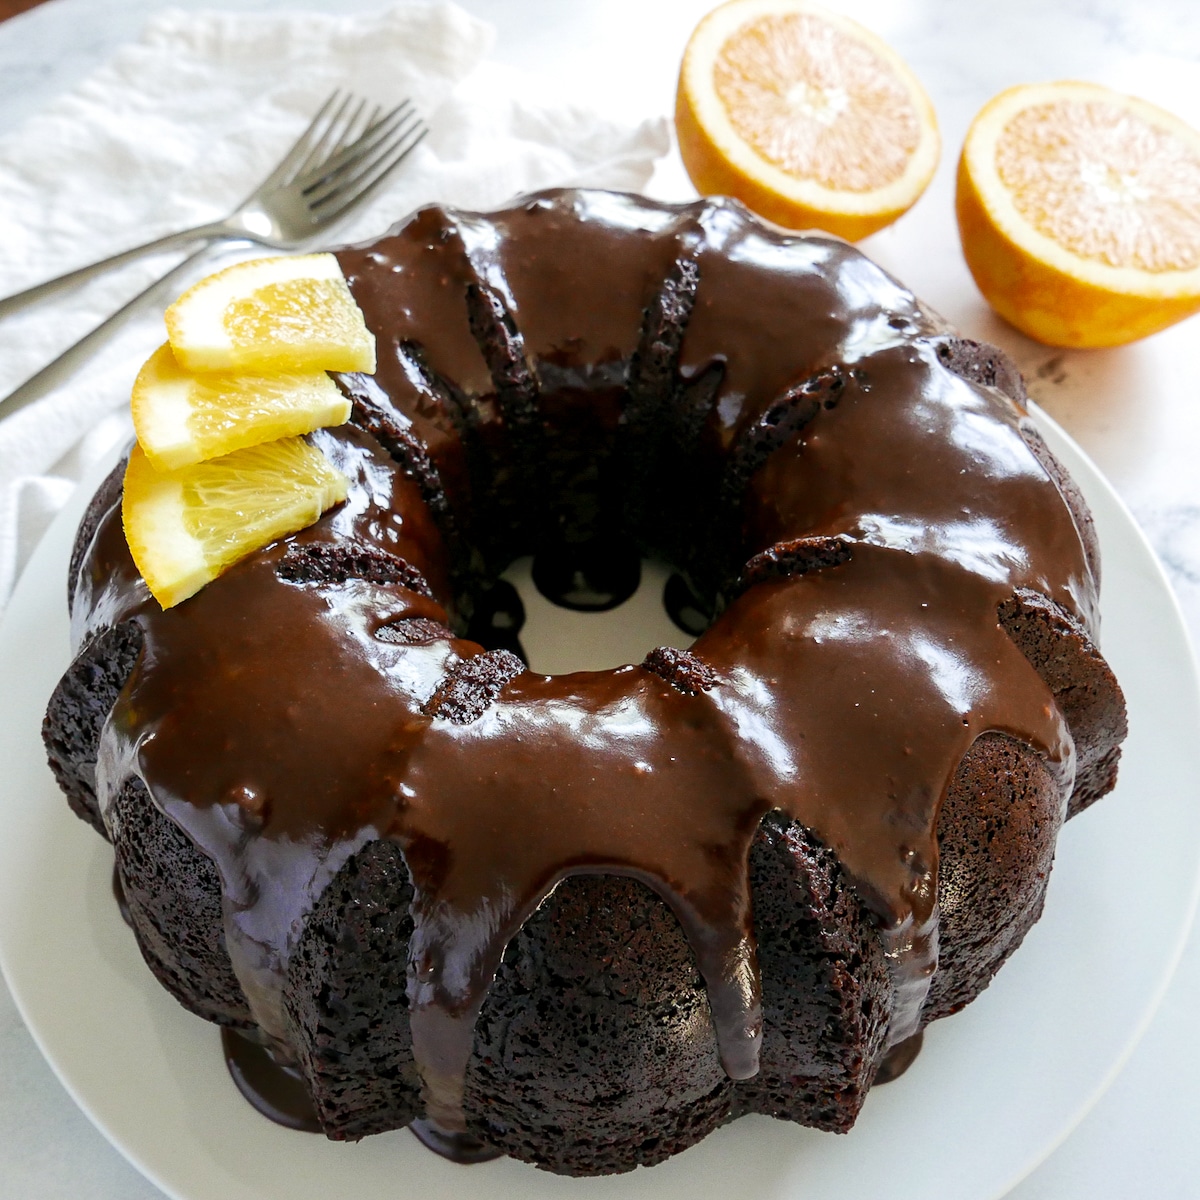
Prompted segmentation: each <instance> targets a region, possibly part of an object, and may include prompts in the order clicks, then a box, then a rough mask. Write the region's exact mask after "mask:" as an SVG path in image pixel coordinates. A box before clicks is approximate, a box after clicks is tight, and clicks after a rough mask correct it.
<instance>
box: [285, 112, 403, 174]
mask: <svg viewBox="0 0 1200 1200" xmlns="http://www.w3.org/2000/svg"><path fill="white" fill-rule="evenodd" d="M412 107H413V106H412V101H410V100H404V101H402V102H401V103H400V104H398V105H396V107H395V108H393V109H392V110H391V111H390V112H389V113H386V114H385V115H384V116H382V117H380V118H379V120H377V121H375V122H374V123H373V124H372V125H369V126H368V127H367V129H366V130H365V131H364V132H363V134H362V135H361V136H360V137H358V138H357V139H356V140H355V141H353V142H351V143H350V144H349V145H348V146H346V147H345V148H343V149H342V150H340V151H338V152H337V153H335V154H333V155H331V156H330V157H329V158H327V159H326V160H325V161H324V162H322V163H321V164H320V165H319V166H317V167H315V168H313V169H311V170H309V171H308V173H307V174H306V175H297V176H296V177H295V178H293V180H292V181H291V182H292V183H293V184H294V185H295V186H296V187H298V188H299V189H300V190H301V191H303V192H308V191H310V190H311V189H313V188H315V187H316V186H317V185H318V184H320V183H323V182H324V181H325V180H327V179H328V178H330V177H331V176H332V175H335V174H337V173H338V172H339V171H341V170H343V169H344V168H345V167H347V166H351V165H353V164H354V163H356V162H358V161H359V160H360V159H361V158H363V157H364V156H365V155H367V154H369V153H370V152H371V151H372V150H373V149H374V148H375V147H376V146H377V145H378V144H379V143H380V142H381V141H383V140H384V139H386V138H387V137H389V136H390V135H391V134H392V132H393V131H394V130H395V128H396V126H397V124H400V123H402V122H404V121H407V120H408V118H409V115H410V114H411V112H412Z"/></svg>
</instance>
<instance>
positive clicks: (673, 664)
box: [642, 646, 717, 696]
mask: <svg viewBox="0 0 1200 1200" xmlns="http://www.w3.org/2000/svg"><path fill="white" fill-rule="evenodd" d="M642 666H643V667H644V668H645V669H646V670H647V671H650V672H652V673H653V674H655V675H658V676H659V677H660V678H662V679H665V680H666V681H667V682H668V683H669V684H670V685H671V686H672V687H673V688H674V689H675V690H676V691H678V692H682V693H683V694H684V695H685V696H696V695H698V694H699V693H700V692H707V691H708V689H709V688H712V687H716V685H717V676H716V673H715V672H714V671H713V669H712V667H710V666H709V665H708V663H706V662H704V661H703V660H702V659H699V658H697V657H696V656H695V655H694V654H693V653H692V652H691V651H690V650H676V649H675V648H674V647H673V646H657V647H655V649H653V650H651V651H650V653H649V654H647V655H646V657H645V658H644V659H643V660H642Z"/></svg>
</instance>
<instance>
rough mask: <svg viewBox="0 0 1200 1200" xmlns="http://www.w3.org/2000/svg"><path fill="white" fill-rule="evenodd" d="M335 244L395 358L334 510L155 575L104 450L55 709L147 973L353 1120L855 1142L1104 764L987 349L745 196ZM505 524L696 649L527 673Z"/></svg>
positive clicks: (413, 222) (579, 1163) (626, 1158)
mask: <svg viewBox="0 0 1200 1200" xmlns="http://www.w3.org/2000/svg"><path fill="white" fill-rule="evenodd" d="M338 258H339V260H340V262H341V265H342V268H343V270H344V272H345V275H346V278H347V280H348V281H349V284H350V287H351V290H352V292H353V294H354V296H355V298H356V299H357V301H358V303H359V305H360V306H361V308H362V310H363V312H364V314H365V316H366V320H367V324H368V326H369V328H370V329H371V330H372V331H373V333H374V334H375V337H376V339H377V344H378V352H379V369H378V372H377V374H376V375H374V376H373V377H367V376H361V375H346V376H341V377H339V383H340V386H341V387H342V388H343V389H344V390H345V392H346V394H347V395H348V396H349V397H350V398H351V399H352V401H353V405H354V410H353V417H352V419H351V421H350V422H349V423H348V424H347V425H345V426H342V427H340V428H337V429H332V430H324V431H321V432H319V433H316V434H313V435H311V441H312V442H313V443H314V444H315V445H317V446H319V447H320V448H321V450H322V451H324V453H325V454H326V455H327V456H328V458H329V459H330V460H331V461H332V462H333V463H334V465H335V466H337V467H338V468H339V469H340V470H341V471H343V472H344V473H345V474H346V475H348V476H349V477H350V479H351V490H350V495H349V498H348V499H347V500H346V501H345V502H344V503H343V504H341V505H339V506H338V507H336V508H334V509H332V510H331V511H330V512H328V513H327V514H326V515H325V516H324V517H322V518H321V519H320V520H319V521H318V522H317V523H316V524H315V525H313V526H311V527H310V528H307V529H305V530H303V531H302V532H300V533H298V534H295V535H294V536H291V537H287V538H284V539H282V540H281V541H278V542H275V543H273V544H271V545H269V546H267V547H266V548H265V549H263V550H261V551H260V552H257V553H255V554H254V555H252V556H251V557H250V558H248V559H246V560H244V561H243V562H241V563H240V564H239V565H237V566H236V567H234V568H232V569H231V570H229V571H228V572H227V573H226V574H225V575H223V576H222V577H221V578H219V579H218V580H216V581H215V582H213V583H212V584H210V585H209V586H207V587H206V588H204V589H203V590H202V591H201V592H199V593H198V594H197V595H195V596H193V597H192V598H191V599H189V600H186V601H185V602H183V603H182V604H180V605H178V606H177V607H175V608H171V609H168V610H166V611H163V610H161V609H160V608H159V606H158V605H157V603H155V602H154V601H153V600H152V599H151V598H150V596H149V594H148V592H147V590H146V587H145V585H144V583H143V582H142V581H141V580H140V579H139V577H138V574H137V571H136V569H135V568H134V566H133V564H132V561H131V559H130V556H129V552H128V549H127V547H126V544H125V539H124V536H123V533H122V527H121V516H120V507H119V492H120V479H121V474H120V472H119V471H118V472H116V473H114V474H113V476H111V477H110V479H109V480H108V481H107V482H106V483H105V484H104V485H103V486H102V487H101V489H100V491H99V492H98V493H97V495H96V497H95V499H94V500H93V502H92V505H91V507H90V509H89V511H88V513H87V516H86V518H85V520H84V521H83V524H82V525H81V527H80V530H79V534H78V538H77V541H76V547H75V554H74V557H73V560H72V563H71V577H70V593H71V597H70V598H71V604H72V619H73V630H74V639H75V645H76V647H77V655H78V656H77V657H76V659H75V661H74V663H73V664H72V666H71V667H70V669H69V670H68V671H67V673H66V675H65V676H64V677H63V680H62V682H61V683H60V685H59V687H58V689H57V690H56V691H55V693H54V696H53V697H52V699H51V701H50V707H49V711H48V714H47V717H46V722H45V737H46V745H47V748H48V751H49V756H50V763H51V766H52V768H53V770H54V772H55V774H56V776H57V778H58V780H59V782H60V784H61V785H62V788H63V790H64V791H65V792H66V794H67V798H68V800H69V802H70V804H71V805H72V807H73V808H74V810H75V811H76V812H77V813H78V814H79V815H80V816H81V817H82V818H83V819H84V820H86V821H89V822H90V823H91V824H92V825H93V826H94V827H95V828H96V829H97V830H98V831H99V832H100V833H101V834H102V835H103V836H105V837H107V838H109V839H111V841H112V843H113V846H114V849H115V851H116V867H117V873H118V876H119V881H120V885H121V888H122V890H123V893H124V897H125V900H126V902H127V905H128V912H129V917H130V920H131V924H132V926H133V930H134V933H135V935H136V937H137V940H138V944H139V946H140V947H141V950H142V953H143V955H144V956H145V958H146V961H147V963H148V964H149V966H150V968H151V970H152V971H153V972H154V973H155V975H157V977H158V978H159V979H160V980H161V982H162V984H163V985H164V986H165V987H166V988H167V989H168V990H169V991H170V992H171V993H172V994H173V995H174V996H176V997H177V998H178V999H179V1001H180V1002H181V1003H182V1004H183V1005H184V1006H185V1007H187V1008H188V1009H190V1010H191V1011H192V1012H194V1013H196V1014H198V1015H199V1016H201V1017H204V1018H205V1019H207V1020H209V1021H214V1022H216V1023H217V1024H219V1025H221V1026H224V1027H225V1031H226V1041H227V1045H228V1046H229V1047H231V1051H230V1053H231V1054H232V1055H233V1057H234V1060H235V1063H234V1065H235V1067H237V1068H238V1070H239V1071H240V1072H241V1075H242V1082H243V1084H244V1085H245V1086H249V1087H251V1088H252V1087H253V1085H247V1084H246V1076H247V1074H248V1073H249V1072H250V1067H247V1066H246V1062H247V1061H248V1060H247V1059H246V1058H245V1053H247V1051H246V1047H248V1046H250V1045H251V1043H253V1042H257V1043H258V1044H260V1045H262V1046H264V1047H266V1048H267V1049H268V1050H269V1052H270V1055H271V1056H272V1059H271V1060H268V1059H267V1058H266V1057H265V1055H264V1056H263V1060H262V1061H261V1062H258V1063H257V1064H256V1065H255V1066H254V1068H253V1069H254V1070H266V1069H268V1068H269V1067H270V1061H274V1062H275V1063H276V1064H279V1065H278V1066H276V1067H274V1068H271V1069H273V1070H274V1071H275V1073H276V1075H277V1076H280V1075H281V1068H282V1069H283V1070H286V1071H290V1072H291V1073H292V1076H293V1077H294V1079H295V1081H296V1084H295V1091H296V1093H297V1094H298V1095H299V1096H300V1097H301V1099H302V1100H303V1101H304V1104H307V1103H309V1102H311V1107H312V1113H311V1119H312V1121H313V1122H314V1123H315V1124H316V1125H317V1126H319V1128H321V1129H322V1130H324V1132H325V1133H326V1134H328V1135H329V1136H330V1137H332V1138H339V1139H341V1138H360V1137H362V1136H364V1135H366V1134H370V1133H374V1132H378V1131H381V1130H387V1129H393V1128H397V1127H400V1126H404V1125H409V1124H414V1127H415V1128H416V1130H417V1131H418V1133H419V1134H420V1135H421V1136H422V1137H423V1138H424V1140H426V1141H427V1142H429V1143H430V1144H432V1145H434V1146H435V1148H439V1149H441V1150H443V1151H444V1152H447V1153H451V1154H455V1155H458V1156H460V1157H471V1156H485V1155H488V1154H492V1153H496V1152H500V1153H504V1154H509V1155H512V1156H514V1157H516V1158H519V1159H522V1160H524V1161H526V1162H531V1163H534V1164H536V1165H538V1166H540V1167H545V1168H547V1169H549V1170H553V1171H558V1172H562V1173H564V1174H574V1175H587V1174H598V1173H605V1172H616V1171H625V1170H629V1169H631V1168H632V1167H634V1166H637V1165H639V1164H651V1163H655V1162H658V1161H660V1160H662V1159H664V1158H666V1157H667V1156H669V1155H671V1154H674V1153H676V1152H677V1151H679V1150H682V1149H684V1148H685V1147H687V1146H689V1145H691V1144H693V1143H695V1142H696V1141H698V1140H699V1139H701V1138H703V1137H704V1136H705V1135H706V1134H707V1133H709V1132H710V1131H711V1130H712V1129H714V1128H715V1127H716V1126H717V1125H719V1124H721V1123H722V1122H725V1121H727V1120H729V1119H731V1118H732V1117H735V1116H738V1115H740V1114H742V1113H747V1112H758V1113H767V1114H770V1115H772V1116H775V1117H780V1118H784V1119H787V1120H791V1121H796V1122H799V1123H801V1124H805V1125H811V1126H816V1127H817V1128H820V1129H826V1130H833V1131H845V1130H847V1129H849V1128H850V1126H851V1125H852V1124H853V1122H854V1120H855V1117H856V1115H857V1113H858V1111H859V1109H860V1107H861V1105H862V1104H863V1101H864V1099H865V1097H866V1094H867V1091H868V1089H869V1088H870V1087H871V1085H872V1083H873V1082H874V1081H876V1080H877V1079H879V1078H883V1077H887V1076H888V1075H890V1074H893V1073H895V1072H896V1071H897V1070H898V1069H900V1065H901V1064H902V1063H903V1062H904V1061H905V1060H906V1059H908V1058H910V1057H911V1054H912V1052H913V1049H914V1047H915V1046H916V1045H917V1043H916V1042H915V1040H914V1039H916V1038H918V1037H919V1036H920V1032H921V1030H922V1028H923V1027H924V1026H925V1025H926V1024H927V1023H928V1022H929V1021H932V1020H935V1019H937V1018H939V1017H944V1016H947V1015H948V1014H950V1013H953V1012H955V1011H956V1010H958V1009H959V1008H961V1007H962V1006H963V1005H964V1004H967V1003H968V1002H970V1001H971V1000H972V999H973V998H974V997H975V996H977V995H978V994H979V992H980V991H981V990H982V989H983V988H985V987H986V986H987V984H988V982H989V980H990V979H991V978H992V976H993V974H994V973H995V972H996V971H997V970H998V969H999V967H1000V966H1001V965H1002V963H1003V962H1004V961H1005V960H1006V959H1007V957H1008V956H1009V955H1010V954H1011V953H1012V952H1013V950H1014V949H1015V948H1016V947H1017V945H1018V944H1019V943H1020V942H1021V940H1022V938H1023V937H1024V935H1025V933H1026V931H1027V930H1028V929H1029V928H1030V926H1031V925H1032V924H1033V923H1034V922H1035V921H1036V920H1037V918H1038V916H1039V914H1040V911H1041V907H1042V901H1043V896H1044V894H1045V889H1046V882H1047V877H1048V874H1049V871H1050V866H1051V862H1052V859H1053V856H1054V846H1055V838H1056V836H1057V833H1058V830H1059V827H1060V825H1061V823H1062V821H1063V819H1064V818H1066V817H1069V816H1072V815H1074V814H1076V813H1078V812H1079V811H1080V810H1082V809H1083V808H1085V807H1086V806H1087V805H1089V804H1090V803H1091V802H1092V801H1093V800H1095V799H1096V798H1097V797H1099V796H1101V795H1103V794H1104V793H1105V792H1106V791H1108V790H1109V789H1110V788H1111V787H1112V785H1113V782H1114V779H1115V775H1116V768H1117V758H1118V755H1119V748H1120V743H1121V739H1122V737H1123V736H1124V732H1125V716H1124V706H1123V701H1122V697H1121V693H1120V690H1119V688H1118V686H1117V683H1116V681H1115V679H1114V678H1113V675H1112V673H1111V672H1110V670H1109V669H1108V667H1107V665H1106V664H1105V662H1104V659H1103V658H1102V657H1101V655H1100V653H1099V651H1098V649H1097V648H1096V641H1095V636H1096V620H1097V610H1096V601H1097V586H1098V572H1099V563H1098V558H1097V547H1096V539H1095V535H1094V532H1093V529H1092V523H1091V519H1090V517H1089V515H1088V511H1087V508H1086V506H1085V504H1084V502H1083V500H1082V498H1081V496H1080V494H1079V492H1078V491H1077V489H1076V488H1075V486H1074V484H1073V483H1072V482H1071V480H1070V478H1069V477H1068V476H1067V475H1066V473H1065V472H1064V470H1063V469H1062V468H1061V467H1060V465H1059V464H1058V463H1057V462H1056V460H1055V459H1054V457H1053V456H1052V455H1051V453H1050V452H1049V450H1048V449H1047V448H1046V446H1045V445H1044V443H1043V442H1042V441H1041V439H1040V438H1039V436H1038V434H1037V431H1036V429H1035V428H1034V426H1033V425H1032V424H1031V422H1030V420H1029V418H1028V415H1027V413H1026V410H1025V407H1024V404H1023V399H1024V397H1023V391H1022V385H1021V381H1020V378H1019V376H1018V374H1017V372H1016V371H1015V370H1014V369H1013V368H1012V367H1011V366H1010V365H1009V364H1008V362H1007V360H1005V358H1004V357H1003V355H1002V354H1000V353H999V352H998V351H996V350H994V349H991V348H989V347H986V346H981V345H979V344H976V343H973V342H969V341H965V340H963V339H961V338H958V337H957V336H956V335H955V334H954V333H953V331H951V330H950V329H948V328H947V327H946V326H945V325H944V323H942V322H941V321H940V320H939V319H937V318H936V317H934V316H933V315H931V314H930V313H929V312H928V311H927V310H926V309H924V308H922V306H921V305H920V304H919V303H918V302H917V301H916V300H915V299H914V298H913V296H912V295H911V294H910V293H908V292H907V291H906V290H905V289H904V288H902V287H901V286H899V285H898V284H897V283H896V282H895V281H894V280H892V279H891V278H890V277H889V276H888V275H887V274H885V273H884V272H883V271H882V270H880V268H878V267H877V266H875V265H874V264H873V263H872V262H870V261H869V260H868V259H867V258H865V257H864V256H863V255H862V254H861V253H859V252H858V251H857V250H855V249H853V248H852V247H850V246H848V245H845V244H843V243H841V242H838V241H835V240H833V239H830V238H825V237H815V236H814V237H797V236H785V235H783V234H782V233H779V232H777V231H775V230H773V229H770V228H767V227H764V226H763V225H762V224H760V223H759V222H757V221H755V220H754V219H752V218H751V217H750V216H749V215H748V214H747V213H746V212H745V211H744V210H743V209H742V208H741V207H740V206H738V205H737V204H735V203H732V202H729V201H724V200H703V201H698V202H696V203H692V204H683V205H666V204H657V203H653V202H650V201H648V200H645V199H643V198H640V197H634V196H625V195H615V194H610V193H603V192H586V191H558V192H548V193H545V194H541V195H536V196H533V197H531V198H527V199H525V200H523V201H521V202H520V203H518V204H516V205H515V206H514V207H511V208H508V209H505V210H504V211H501V212H497V213H491V214H477V213H464V212H455V211H452V210H448V209H445V208H439V207H433V208H427V209H424V210H422V211H420V212H418V213H416V214H415V215H414V216H413V217H411V218H410V219H409V220H407V221H405V222H404V223H402V224H401V225H400V226H398V227H397V228H396V229H395V230H393V231H392V232H391V233H389V234H388V235H387V236H385V237H383V238H382V239H380V240H379V241H376V242H373V243H371V244H369V245H364V246H358V247H351V248H349V249H345V250H341V251H339V252H338ZM526 554H532V555H534V558H535V567H534V576H535V578H536V579H540V580H541V581H543V582H545V581H548V580H550V581H552V580H555V579H557V580H560V581H561V580H566V583H565V584H564V585H563V591H564V592H565V591H569V590H570V587H571V586H573V584H572V581H574V585H579V584H580V580H581V579H582V580H583V581H584V583H585V584H586V582H587V580H588V579H589V577H590V578H591V579H592V580H593V584H594V586H593V590H594V591H597V592H603V591H604V590H605V587H604V586H601V585H600V584H595V578H596V577H597V576H604V575H608V576H612V577H620V578H623V579H625V580H628V579H629V578H631V577H632V578H633V579H634V580H636V575H637V570H638V564H639V563H640V556H652V557H655V558H658V559H660V560H664V561H665V562H667V563H669V564H670V565H671V566H672V567H673V568H674V569H675V571H677V572H678V576H677V578H675V579H674V580H673V582H672V585H671V588H670V589H669V590H670V591H671V592H672V595H673V596H674V598H675V607H676V608H677V609H678V610H679V611H680V613H681V614H682V613H683V611H684V610H686V613H687V614H688V615H689V616H690V619H691V620H693V621H695V622H697V623H698V624H697V631H698V632H699V636H698V637H696V640H695V642H694V643H693V644H692V645H691V648H690V649H689V650H686V651H685V650H678V649H672V648H669V647H661V648H659V649H656V650H653V651H652V652H651V653H650V654H648V655H647V657H646V658H645V660H644V661H643V662H642V663H640V664H639V665H636V666H632V665H631V666H623V667H619V668H617V669H615V670H610V671H600V672H588V673H577V674H570V675H559V676H544V675H538V674H535V673H533V672H532V671H530V670H528V669H527V668H526V666H525V664H524V663H523V662H522V659H521V657H520V655H519V649H520V643H519V629H518V628H517V625H518V622H519V614H518V613H517V611H516V606H515V605H514V604H513V601H512V595H511V589H509V588H508V587H507V585H506V584H504V583H502V582H501V581H499V579H498V576H499V573H500V572H501V571H502V570H503V569H504V568H505V566H506V565H507V564H508V563H509V562H511V561H512V560H513V559H514V557H516V556H519V555H526ZM597 564H599V565H597ZM614 564H615V565H614ZM602 568H603V569H602ZM547 586H550V585H547ZM621 590H622V588H621V586H618V585H617V584H613V585H611V586H610V587H608V591H609V592H610V593H616V592H620V591H621ZM625 590H628V589H627V588H625ZM613 598H614V596H613V595H609V596H608V597H607V599H608V600H612V599H613ZM602 599H603V597H602ZM701 629H702V631H700V630H701ZM260 1090H261V1089H260ZM300 1107H303V1105H301V1106H300ZM296 1119H297V1120H298V1121H299V1122H300V1123H304V1121H305V1120H306V1119H307V1118H305V1117H303V1115H302V1114H300V1115H298V1116H297V1118H296Z"/></svg>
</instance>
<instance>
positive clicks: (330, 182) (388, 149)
mask: <svg viewBox="0 0 1200 1200" xmlns="http://www.w3.org/2000/svg"><path fill="white" fill-rule="evenodd" d="M422 128H424V123H423V122H422V121H421V119H420V118H419V117H417V116H413V117H412V118H411V119H410V120H409V121H406V122H405V124H404V125H403V126H401V127H400V128H399V129H398V130H395V131H394V132H393V134H392V136H391V137H389V138H388V140H387V141H386V142H384V143H383V144H381V145H377V146H374V147H372V149H371V151H370V153H369V154H366V155H363V156H362V157H361V158H358V159H355V160H354V161H353V162H352V163H347V164H345V165H344V166H343V167H342V169H341V170H339V171H337V172H335V173H334V174H333V175H332V176H330V177H329V178H327V179H323V180H321V182H320V183H319V184H315V185H313V187H311V188H308V189H306V190H305V201H306V202H307V204H308V207H309V208H310V209H312V210H314V211H315V210H316V209H318V208H319V207H320V206H321V205H322V204H324V203H326V202H327V201H329V200H330V199H332V198H333V197H335V196H338V195H340V194H341V193H342V192H344V191H346V190H347V189H354V188H356V187H357V186H358V185H359V182H360V180H363V179H365V178H366V177H367V176H368V175H372V174H373V173H374V171H375V168H376V167H377V166H378V165H379V164H380V163H381V162H383V161H384V160H386V159H388V158H389V157H390V156H391V155H392V154H393V153H395V151H396V150H397V149H398V148H399V147H400V146H401V145H403V144H404V143H405V142H406V141H407V140H408V139H409V138H410V137H411V136H412V135H413V134H414V133H415V132H416V131H417V130H419V129H422ZM414 144H415V143H414Z"/></svg>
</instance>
